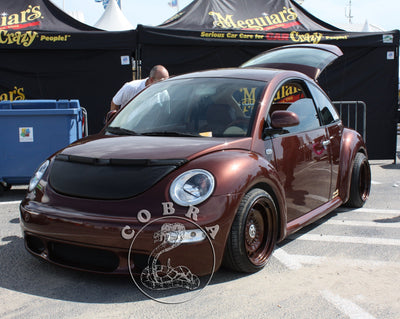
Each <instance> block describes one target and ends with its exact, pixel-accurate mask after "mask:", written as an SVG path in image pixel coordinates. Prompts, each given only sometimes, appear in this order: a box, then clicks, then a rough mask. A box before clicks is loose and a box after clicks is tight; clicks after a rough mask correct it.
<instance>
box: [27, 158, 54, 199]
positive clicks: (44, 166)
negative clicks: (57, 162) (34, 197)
mask: <svg viewBox="0 0 400 319" xmlns="http://www.w3.org/2000/svg"><path fill="white" fill-rule="evenodd" d="M49 164H50V161H48V160H47V161H46V162H44V163H43V164H42V165H40V167H39V168H38V169H37V170H36V172H35V174H33V176H32V178H31V180H30V182H29V191H30V192H31V191H33V190H34V189H35V187H36V185H37V184H38V183H39V181H40V180H41V179H42V177H43V174H44V172H46V169H47V167H48V166H49Z"/></svg>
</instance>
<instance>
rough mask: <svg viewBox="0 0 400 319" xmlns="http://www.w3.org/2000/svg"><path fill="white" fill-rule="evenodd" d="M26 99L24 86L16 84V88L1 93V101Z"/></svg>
mask: <svg viewBox="0 0 400 319" xmlns="http://www.w3.org/2000/svg"><path fill="white" fill-rule="evenodd" d="M17 100H25V94H24V88H18V87H16V86H14V90H12V91H9V92H7V93H2V94H0V101H17Z"/></svg>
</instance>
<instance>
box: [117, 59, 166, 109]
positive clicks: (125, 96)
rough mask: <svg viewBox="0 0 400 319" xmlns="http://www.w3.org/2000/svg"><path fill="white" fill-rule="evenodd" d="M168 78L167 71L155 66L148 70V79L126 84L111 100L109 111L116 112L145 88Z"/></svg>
mask: <svg viewBox="0 0 400 319" xmlns="http://www.w3.org/2000/svg"><path fill="white" fill-rule="evenodd" d="M168 78H169V73H168V70H167V69H166V68H165V67H163V66H162V65H156V66H154V67H153V68H152V69H151V70H150V74H149V77H148V78H146V79H143V80H133V81H131V82H126V83H125V84H124V85H123V86H122V88H121V89H120V90H119V91H118V92H117V94H115V96H114V97H113V99H112V100H111V106H110V111H113V110H118V109H119V108H120V107H121V106H124V105H125V104H126V103H128V102H129V101H130V100H131V99H132V98H133V97H134V96H135V95H136V94H138V93H139V92H140V91H142V90H143V89H144V88H145V87H146V86H149V85H151V84H153V83H155V82H159V81H162V80H165V79H168Z"/></svg>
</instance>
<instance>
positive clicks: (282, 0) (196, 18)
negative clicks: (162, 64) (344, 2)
mask: <svg viewBox="0 0 400 319" xmlns="http://www.w3.org/2000/svg"><path fill="white" fill-rule="evenodd" d="M159 27H162V28H171V29H186V30H188V29H190V30H221V29H222V30H224V29H225V30H228V29H231V30H247V31H249V30H254V31H285V30H288V29H290V30H296V31H308V30H313V31H316V30H319V31H339V30H340V29H338V28H336V27H334V26H332V25H330V24H328V23H325V22H324V21H321V20H319V19H318V18H316V17H314V16H313V15H311V14H310V13H308V12H307V11H306V10H304V8H303V7H301V6H300V5H298V4H297V3H296V2H295V1H292V0H251V5H250V3H249V2H248V1H247V0H194V1H193V2H191V3H190V4H189V5H187V6H186V7H185V8H184V9H182V10H181V11H179V12H178V13H177V14H176V15H175V16H173V17H172V18H170V19H168V20H167V21H165V22H164V23H163V24H161V25H160V26H159Z"/></svg>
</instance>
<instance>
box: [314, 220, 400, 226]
mask: <svg viewBox="0 0 400 319" xmlns="http://www.w3.org/2000/svg"><path fill="white" fill-rule="evenodd" d="M321 225H340V226H356V227H373V228H374V227H379V228H400V223H379V222H369V221H354V220H337V219H330V220H327V221H325V222H323V223H322V224H321Z"/></svg>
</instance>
